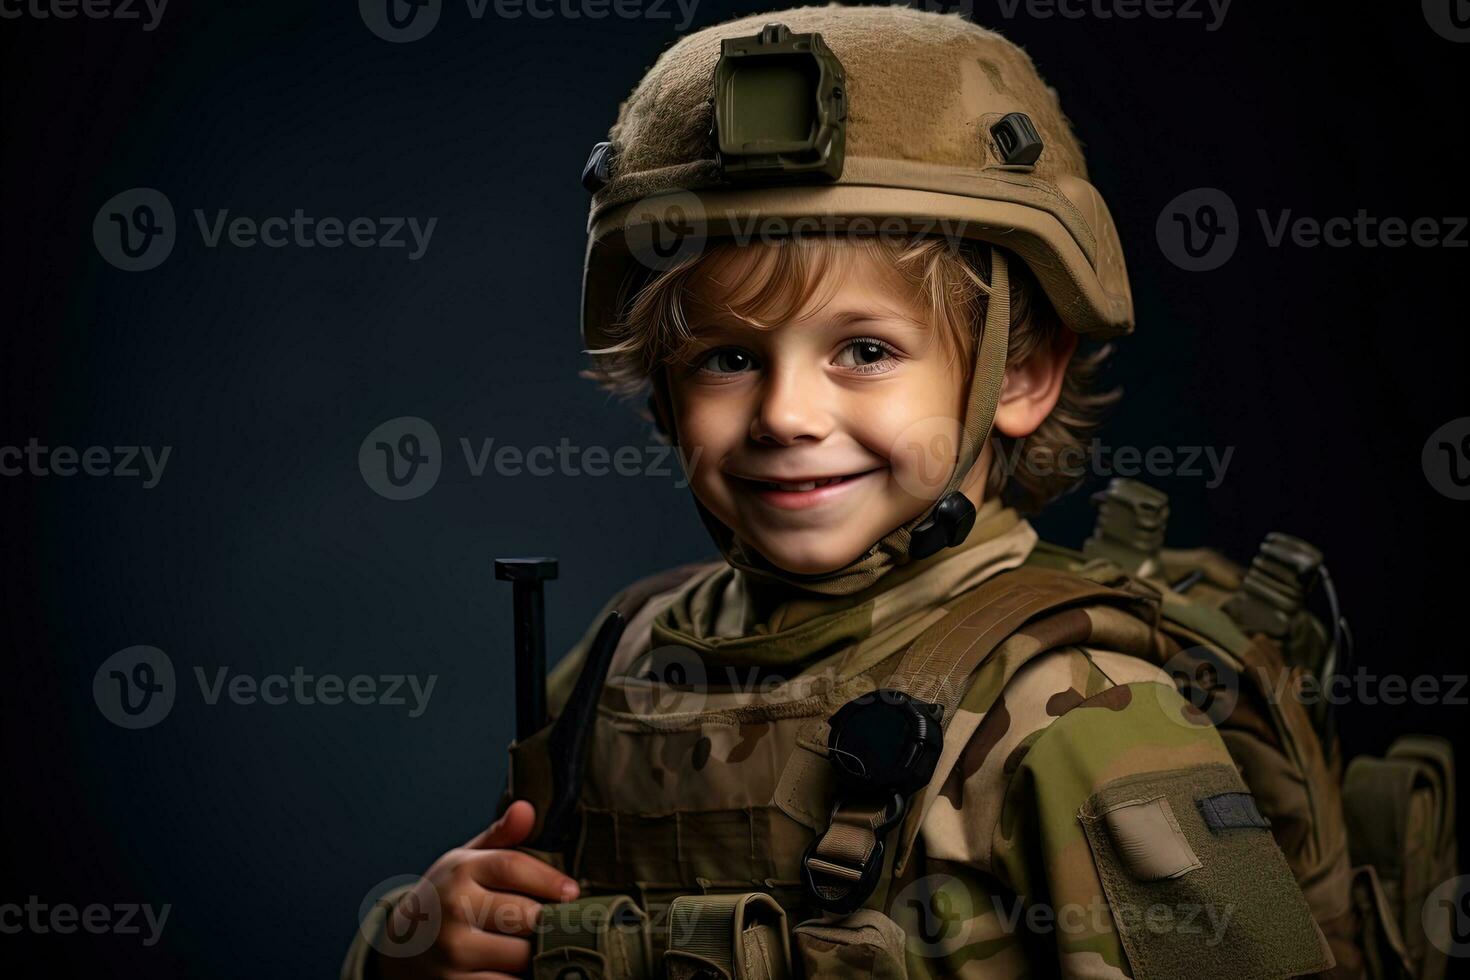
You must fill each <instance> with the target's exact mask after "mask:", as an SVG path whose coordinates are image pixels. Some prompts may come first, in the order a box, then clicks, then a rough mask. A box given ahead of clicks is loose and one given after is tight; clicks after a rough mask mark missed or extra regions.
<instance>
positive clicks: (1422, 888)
mask: <svg viewBox="0 0 1470 980" xmlns="http://www.w3.org/2000/svg"><path fill="white" fill-rule="evenodd" d="M1092 501H1093V503H1094V504H1095V505H1096V506H1097V508H1098V516H1097V524H1096V528H1095V530H1094V532H1093V534H1092V536H1091V537H1090V538H1088V539H1087V541H1086V542H1085V543H1084V544H1083V546H1082V548H1081V550H1080V551H1073V550H1069V549H1066V548H1061V547H1058V546H1055V545H1051V544H1040V545H1038V547H1037V548H1036V550H1035V551H1034V552H1033V553H1032V555H1031V557H1030V559H1029V560H1028V561H1029V563H1031V564H1035V565H1039V566H1043V567H1051V568H1059V569H1064V570H1068V571H1072V572H1074V573H1076V574H1079V575H1082V576H1083V577H1085V578H1089V579H1092V580H1094V581H1097V582H1100V583H1103V584H1109V585H1113V586H1115V587H1124V588H1133V589H1147V590H1151V591H1153V592H1155V593H1156V594H1157V595H1158V596H1159V598H1160V601H1161V622H1160V628H1161V630H1162V631H1163V632H1165V633H1166V634H1168V635H1169V636H1170V637H1172V638H1173V639H1174V640H1175V641H1177V643H1178V644H1179V645H1180V646H1181V647H1183V648H1184V650H1183V652H1182V653H1180V654H1177V655H1175V656H1172V657H1171V658H1170V659H1169V660H1168V661H1167V662H1165V663H1161V664H1160V666H1161V667H1163V668H1164V669H1165V670H1166V671H1167V672H1168V673H1169V674H1170V675H1171V676H1172V677H1173V679H1174V682H1175V685H1176V686H1177V687H1178V688H1179V690H1180V692H1181V693H1182V694H1183V695H1184V696H1185V697H1186V698H1187V699H1188V700H1189V701H1190V702H1191V703H1192V704H1194V705H1195V707H1197V708H1199V709H1201V710H1203V711H1205V712H1206V713H1207V714H1209V716H1210V718H1211V720H1212V721H1213V722H1214V723H1215V725H1216V727H1217V728H1218V730H1219V732H1220V734H1221V736H1222V738H1223V739H1224V741H1225V744H1226V747H1227V748H1228V749H1229V751H1230V755H1231V758H1232V759H1233V761H1234V762H1235V764H1236V766H1237V767H1238V768H1239V770H1240V773H1241V776H1242V778H1243V779H1244V780H1245V782H1246V784H1247V785H1248V786H1249V787H1250V789H1251V792H1252V793H1253V794H1254V795H1255V797H1256V800H1257V804H1258V806H1259V808H1260V810H1261V812H1262V813H1263V814H1264V815H1265V816H1266V817H1267V818H1268V819H1269V820H1270V822H1271V831H1272V833H1273V835H1274V836H1275V838H1276V842H1277V844H1278V845H1279V846H1280V848H1281V851H1282V853H1283V854H1284V855H1285V856H1286V860H1287V863H1288V865H1289V866H1290V868H1291V870H1292V872H1293V874H1294V875H1295V876H1296V879H1297V882H1298V884H1299V885H1300V886H1301V889H1302V892H1303V894H1304V895H1305V896H1306V898H1307V902H1308V904H1309V906H1310V907H1311V909H1312V912H1313V915H1314V917H1315V918H1316V920H1317V923H1318V925H1319V927H1320V928H1321V929H1322V930H1323V933H1324V934H1325V935H1326V937H1327V939H1328V942H1329V944H1330V945H1331V947H1332V950H1333V953H1334V955H1335V956H1336V958H1337V963H1338V966H1337V968H1336V969H1335V970H1334V971H1333V974H1332V975H1333V976H1342V977H1369V978H1372V980H1410V978H1412V980H1440V978H1442V977H1444V975H1445V970H1446V967H1447V959H1448V948H1449V943H1448V941H1447V939H1446V937H1448V936H1450V934H1451V932H1450V930H1451V925H1452V921H1453V920H1452V917H1453V916H1454V915H1455V908H1454V906H1453V904H1452V902H1453V900H1454V898H1455V897H1456V896H1454V895H1450V896H1449V900H1447V901H1444V902H1437V903H1428V899H1429V897H1430V895H1431V893H1432V892H1433V891H1434V890H1435V889H1436V888H1437V887H1441V886H1444V885H1446V884H1447V883H1448V882H1449V881H1450V879H1453V878H1454V877H1455V876H1456V874H1457V868H1456V841H1455V801H1454V757H1453V749H1452V747H1451V746H1450V744H1449V743H1448V742H1446V741H1444V740H1443V739H1439V738H1434V737H1430V736H1423V735H1406V736H1403V737H1400V738H1399V739H1397V740H1396V741H1395V742H1394V743H1393V745H1392V746H1391V747H1390V748H1389V750H1388V753H1387V754H1386V755H1385V756H1384V757H1382V758H1374V757H1368V756H1360V757H1357V758H1354V759H1353V760H1352V762H1351V764H1349V765H1348V766H1347V769H1346V773H1345V774H1344V769H1343V760H1342V755H1341V746H1340V744H1339V741H1338V738H1337V730H1336V720H1335V717H1334V712H1333V698H1332V697H1331V696H1330V694H1331V685H1332V679H1333V678H1334V677H1337V676H1346V674H1347V672H1348V671H1349V670H1350V669H1351V664H1352V639H1351V637H1352V634H1351V631H1350V630H1349V628H1348V626H1347V621H1346V619H1345V618H1343V616H1342V615H1341V612H1340V610H1339V608H1338V602H1337V596H1336V591H1335V589H1334V587H1333V583H1332V578H1331V576H1330V574H1329V573H1328V571H1327V567H1326V565H1325V564H1324V562H1323V556H1322V554H1321V552H1320V551H1318V550H1317V549H1316V548H1314V547H1312V546H1311V545H1310V544H1308V543H1307V542H1305V541H1302V540H1300V539H1298V538H1294V537H1291V536H1289V535H1286V534H1281V533H1279V532H1273V533H1271V534H1269V535H1267V537H1266V539H1265V541H1264V542H1263V543H1262V545H1261V547H1260V550H1259V551H1258V553H1257V554H1256V556H1255V558H1254V559H1253V560H1252V562H1251V564H1250V566H1249V567H1248V568H1242V567H1241V566H1240V565H1238V564H1236V563H1235V562H1232V561H1230V560H1229V559H1228V558H1226V557H1225V556H1223V555H1221V554H1220V553H1218V552H1216V551H1213V550H1210V549H1206V548H1196V549H1190V550H1180V549H1169V548H1165V547H1163V539H1164V534H1165V530H1166V526H1167V523H1168V511H1169V507H1168V498H1167V496H1166V495H1165V494H1163V493H1162V492H1160V491H1158V490H1156V489H1154V488H1152V487H1149V486H1147V485H1145V484H1143V483H1140V482H1138V481H1135V480H1128V479H1122V478H1118V479H1114V480H1113V481H1112V482H1111V483H1110V484H1109V486H1108V487H1107V488H1106V489H1104V490H1102V491H1100V492H1098V493H1097V494H1095V495H1094V496H1093V498H1092ZM1318 592H1320V593H1322V596H1323V598H1324V599H1325V602H1326V605H1327V607H1328V610H1329V613H1328V616H1329V619H1330V620H1331V627H1330V632H1329V628H1328V626H1326V625H1324V624H1323V622H1322V621H1321V620H1320V619H1319V618H1318V617H1317V616H1315V615H1314V614H1313V613H1312V612H1310V611H1309V610H1308V608H1307V604H1308V602H1309V600H1311V599H1312V598H1313V597H1314V595H1315V594H1316V593H1318ZM1451 887H1453V886H1451ZM1430 904H1432V905H1434V906H1435V907H1430ZM1436 940H1437V941H1436Z"/></svg>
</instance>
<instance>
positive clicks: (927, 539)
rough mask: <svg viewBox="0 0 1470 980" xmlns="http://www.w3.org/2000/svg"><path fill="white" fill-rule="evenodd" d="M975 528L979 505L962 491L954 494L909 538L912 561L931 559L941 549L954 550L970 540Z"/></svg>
mask: <svg viewBox="0 0 1470 980" xmlns="http://www.w3.org/2000/svg"><path fill="white" fill-rule="evenodd" d="M974 526H975V505H974V504H972V503H970V498H969V497H966V496H965V495H964V494H962V493H960V492H959V491H958V490H951V491H950V492H949V493H947V494H945V495H944V496H943V497H942V498H941V499H940V501H939V503H938V504H937V505H935V507H934V512H933V513H931V514H930V515H929V518H928V519H927V520H925V521H924V522H923V523H922V524H920V525H919V526H918V527H916V528H914V530H913V533H912V534H910V535H909V558H910V559H914V560H917V559H920V558H928V557H929V556H930V555H932V554H934V553H935V552H937V551H939V550H940V549H941V548H951V547H953V546H955V545H957V544H959V543H960V542H961V541H963V540H965V538H967V537H969V536H970V528H972V527H974Z"/></svg>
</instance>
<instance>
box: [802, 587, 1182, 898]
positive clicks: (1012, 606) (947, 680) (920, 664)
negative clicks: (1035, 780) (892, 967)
mask: <svg viewBox="0 0 1470 980" xmlns="http://www.w3.org/2000/svg"><path fill="white" fill-rule="evenodd" d="M1145 602H1146V600H1144V599H1142V598H1141V597H1139V596H1137V595H1133V594H1130V593H1127V592H1123V591H1120V590H1118V589H1113V588H1109V587H1108V586H1106V585H1101V584H1099V583H1097V582H1093V581H1090V580H1088V579H1085V578H1082V577H1080V576H1078V575H1074V574H1071V573H1069V572H1065V571H1061V570H1057V569H1049V568H1037V567H1024V566H1023V567H1021V568H1016V569H1012V570H1010V571H1006V572H1002V573H1000V574H999V575H996V576H994V577H993V578H990V579H987V580H986V581H985V582H983V583H981V584H980V585H978V586H976V587H975V588H974V589H971V590H970V591H969V592H966V593H965V594H964V595H963V596H961V597H960V598H959V599H957V600H956V601H955V602H954V603H953V604H952V605H951V606H950V607H949V611H948V612H947V613H946V614H945V616H944V618H943V619H941V620H940V621H939V622H938V623H935V624H934V625H933V626H931V627H929V628H928V629H927V630H925V631H924V632H923V633H921V634H919V637H918V638H917V639H916V640H914V642H913V643H911V644H910V645H909V647H908V649H907V650H905V651H904V652H903V653H902V654H901V655H900V658H899V661H898V665H897V666H896V667H895V668H894V669H893V671H892V673H890V674H889V676H888V678H887V680H886V681H884V682H883V683H882V684H881V685H880V686H881V687H885V688H889V689H893V690H899V691H902V692H904V693H905V694H908V695H910V696H912V697H915V698H918V699H920V700H924V701H929V702H932V703H935V704H939V705H941V706H942V707H943V709H944V710H943V714H942V716H941V724H942V725H943V727H944V729H945V731H946V732H948V730H949V727H950V723H951V721H952V720H953V718H954V715H955V709H956V708H958V707H959V704H960V700H961V699H962V698H963V697H964V694H965V691H966V689H967V688H968V686H969V679H970V677H971V675H972V674H973V673H974V672H975V669H976V668H977V667H978V666H979V665H980V664H982V663H984V662H985V660H986V658H988V657H989V656H990V655H991V654H992V653H993V652H995V650H996V648H998V647H999V646H1000V645H1001V644H1002V643H1003V642H1004V641H1005V640H1006V639H1007V638H1008V637H1010V636H1012V635H1013V634H1014V633H1015V632H1016V631H1017V630H1019V629H1021V628H1022V627H1023V626H1025V625H1026V624H1028V623H1031V622H1033V621H1035V620H1037V619H1039V618H1042V617H1047V616H1050V615H1053V614H1056V613H1059V612H1062V611H1064V610H1066V609H1069V608H1073V607H1077V606H1081V605H1095V604H1098V603H1111V604H1119V603H1121V604H1124V605H1126V606H1127V607H1129V608H1130V609H1136V608H1138V607H1140V606H1141V605H1143V604H1145ZM1146 618H1147V619H1148V620H1149V621H1150V622H1153V621H1154V619H1155V618H1156V617H1155V616H1154V614H1152V613H1149V614H1148V615H1147V616H1146ZM1077 620H1078V621H1077V622H1076V623H1075V624H1072V628H1070V629H1068V628H1063V629H1061V630H1052V631H1049V632H1048V635H1047V638H1046V641H1045V642H1038V643H1037V644H1036V648H1035V650H1033V651H1032V653H1031V654H1030V655H1029V656H1027V657H1024V658H1018V660H1017V662H1016V663H1014V664H1011V665H1008V669H1007V671H1006V672H1005V673H1006V676H1007V677H1009V675H1010V674H1011V673H1013V672H1014V670H1015V669H1017V668H1019V667H1020V665H1021V664H1022V663H1024V662H1025V661H1026V660H1029V659H1030V657H1031V656H1035V655H1037V654H1040V653H1043V652H1045V651H1046V650H1048V649H1051V648H1052V647H1053V646H1056V645H1057V644H1058V643H1067V642H1082V641H1085V640H1086V639H1087V638H1088V636H1089V635H1090V633H1091V625H1090V620H1088V619H1087V618H1086V617H1077ZM996 693H997V694H998V693H999V687H997V688H996ZM961 749H963V746H962V745H954V744H950V740H948V739H946V744H945V747H944V751H943V754H942V755H941V756H940V760H939V763H938V765H937V766H936V767H935V772H934V776H933V777H932V778H931V780H930V782H929V785H928V786H927V787H926V788H925V789H924V790H923V791H922V792H921V794H920V801H919V803H918V805H913V804H910V805H908V806H907V807H900V808H899V810H898V812H897V813H894V812H891V810H892V808H891V807H890V806H888V805H887V804H885V803H883V802H882V801H879V802H878V803H876V804H875V803H874V801H871V800H839V801H838V802H837V803H836V805H835V806H834V807H833V808H832V815H831V819H830V822H829V824H828V826H827V827H826V828H825V829H823V830H821V831H820V832H819V833H818V836H817V839H816V840H815V841H813V843H812V845H811V847H810V848H809V849H808V856H807V857H806V858H804V859H803V864H804V865H805V867H806V873H807V875H808V876H809V877H811V878H812V880H813V883H814V884H815V887H817V888H818V889H819V891H820V893H821V894H822V895H823V896H824V897H826V898H828V899H834V898H835V899H838V900H840V899H841V897H842V896H844V895H845V894H847V893H848V892H849V891H855V890H860V889H861V888H863V887H864V884H865V883H867V882H870V881H873V880H874V878H875V877H877V881H878V885H877V887H876V889H875V890H874V891H873V892H872V893H871V894H868V895H866V896H865V897H866V904H868V905H869V906H870V907H872V906H874V905H875V903H877V904H878V905H881V903H882V902H884V901H886V895H885V892H886V885H887V883H888V882H889V881H890V880H891V878H892V874H891V873H890V874H888V875H883V876H881V877H878V876H876V875H875V871H876V869H874V868H873V867H872V866H873V865H874V864H878V863H880V862H885V858H887V861H889V862H893V863H890V865H889V866H890V867H892V868H894V869H895V870H897V871H901V870H902V868H903V864H904V862H905V861H906V860H907V856H908V852H909V850H910V848H911V847H912V844H913V840H914V838H915V837H916V836H917V834H918V827H919V824H920V821H921V819H922V815H923V813H924V811H925V810H927V809H928V805H929V803H930V802H931V801H932V800H933V798H934V795H935V788H936V787H937V786H940V785H942V784H943V781H944V778H945V776H946V774H947V772H948V770H949V769H950V768H952V767H953V765H954V763H955V760H956V759H958V757H959V755H960V751H961ZM899 821H901V822H902V825H901V830H900V833H899V838H898V846H897V847H895V848H893V849H892V850H891V851H889V852H888V853H887V855H885V848H884V846H883V840H884V838H885V837H886V836H887V835H888V833H889V831H890V830H891V829H892V828H893V827H894V825H895V823H897V822H899ZM894 858H896V862H894V861H893V859H894ZM818 879H820V881H819V880H818ZM867 887H869V888H872V887H873V886H872V885H867Z"/></svg>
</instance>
